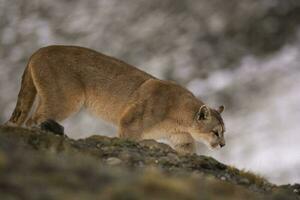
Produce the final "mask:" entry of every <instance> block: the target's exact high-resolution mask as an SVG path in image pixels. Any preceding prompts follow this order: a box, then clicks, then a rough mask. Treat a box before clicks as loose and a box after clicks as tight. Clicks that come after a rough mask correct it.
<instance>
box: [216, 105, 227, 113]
mask: <svg viewBox="0 0 300 200" xmlns="http://www.w3.org/2000/svg"><path fill="white" fill-rule="evenodd" d="M224 110H225V106H223V105H221V106H219V108H218V110H217V111H218V113H220V114H221V113H222V112H223V111H224Z"/></svg>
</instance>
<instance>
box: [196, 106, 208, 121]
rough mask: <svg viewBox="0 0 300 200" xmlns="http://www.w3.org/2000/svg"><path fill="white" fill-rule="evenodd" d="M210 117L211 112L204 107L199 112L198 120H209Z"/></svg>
mask: <svg viewBox="0 0 300 200" xmlns="http://www.w3.org/2000/svg"><path fill="white" fill-rule="evenodd" d="M209 117H210V110H209V108H208V107H207V106H206V105H202V106H201V107H200V109H199V111H198V120H204V119H208V118H209Z"/></svg>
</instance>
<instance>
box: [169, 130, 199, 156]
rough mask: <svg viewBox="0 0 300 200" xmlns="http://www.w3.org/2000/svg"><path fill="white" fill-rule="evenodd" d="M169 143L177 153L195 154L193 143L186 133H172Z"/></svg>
mask: <svg viewBox="0 0 300 200" xmlns="http://www.w3.org/2000/svg"><path fill="white" fill-rule="evenodd" d="M170 142H171V145H172V146H173V148H174V149H175V150H176V151H177V152H179V153H184V154H186V153H191V154H192V153H196V146H195V141H194V139H193V138H192V137H191V135H190V134H189V133H187V132H179V133H172V134H171V136H170Z"/></svg>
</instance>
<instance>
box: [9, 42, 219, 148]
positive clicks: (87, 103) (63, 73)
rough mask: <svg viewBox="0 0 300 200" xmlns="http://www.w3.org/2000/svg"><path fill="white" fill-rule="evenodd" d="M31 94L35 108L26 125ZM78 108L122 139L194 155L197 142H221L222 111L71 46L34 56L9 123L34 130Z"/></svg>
mask: <svg viewBox="0 0 300 200" xmlns="http://www.w3.org/2000/svg"><path fill="white" fill-rule="evenodd" d="M36 94H37V95H36ZM35 96H37V99H38V106H37V109H36V110H35V111H34V112H33V114H32V116H30V117H29V119H27V121H26V117H27V116H28V113H29V112H30V109H31V107H32V104H33V101H34V99H35ZM81 107H85V108H87V109H88V110H89V111H90V112H92V113H94V114H96V115H97V116H99V117H101V118H103V119H105V120H107V121H109V122H111V123H113V124H115V125H117V126H118V129H119V130H118V134H119V136H120V137H126V138H131V139H135V140H141V139H161V138H165V139H168V140H169V141H170V142H171V143H172V146H173V147H174V148H175V149H176V150H178V151H180V152H194V151H195V141H201V140H202V141H204V142H206V143H208V144H209V146H211V147H216V146H219V144H223V143H224V137H223V133H224V131H225V130H224V124H223V121H222V120H221V117H220V113H221V112H222V110H220V111H219V112H218V111H216V110H213V109H210V108H208V107H207V106H205V105H204V103H203V102H202V101H200V100H198V99H197V98H196V97H195V96H194V95H193V94H192V93H191V92H189V91H188V90H187V89H185V88H183V87H181V86H179V85H177V84H175V83H173V82H170V81H164V80H159V79H156V78H155V77H153V76H151V75H149V74H147V73H145V72H143V71H141V70H139V69H137V68H135V67H133V66H131V65H129V64H126V63H124V62H122V61H120V60H117V59H115V58H112V57H109V56H106V55H103V54H101V53H98V52H96V51H93V50H90V49H87V48H82V47H75V46H49V47H45V48H42V49H40V50H38V51H37V52H36V53H34V54H33V55H32V57H31V58H30V60H29V63H28V66H27V68H26V69H25V72H24V75H23V79H22V86H21V90H20V93H19V96H18V101H17V105H16V108H15V110H14V112H13V114H12V116H11V118H10V120H9V121H8V123H9V124H13V125H17V126H21V125H22V124H23V123H24V122H25V121H26V125H27V126H35V125H39V124H40V123H41V122H43V121H45V120H47V119H53V120H56V121H62V120H64V119H66V118H67V117H69V116H70V115H71V114H73V113H76V112H77V111H78V110H79V109H80V108H81ZM199 116H201V117H200V118H201V119H200V118H199ZM215 129H217V130H215ZM213 130H215V131H218V133H219V135H220V136H219V137H216V136H215V134H214V133H212V131H213ZM224 144H225V143H224Z"/></svg>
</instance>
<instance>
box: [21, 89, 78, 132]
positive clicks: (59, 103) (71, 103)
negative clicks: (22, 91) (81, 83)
mask: <svg viewBox="0 0 300 200" xmlns="http://www.w3.org/2000/svg"><path fill="white" fill-rule="evenodd" d="M51 95H52V96H51ZM82 102H83V98H81V97H73V98H72V100H70V99H68V98H67V97H63V96H60V97H57V95H55V97H54V96H53V94H49V95H44V96H43V97H42V98H40V102H39V105H38V107H37V109H36V111H35V112H33V114H32V116H31V117H30V118H29V119H28V120H27V122H26V126H28V127H32V126H38V125H40V124H41V123H42V122H44V121H46V120H48V119H51V120H54V121H57V122H60V121H63V120H64V119H66V118H67V117H69V116H70V115H72V114H73V113H75V112H77V111H78V110H79V109H80V107H81V105H82Z"/></svg>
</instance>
